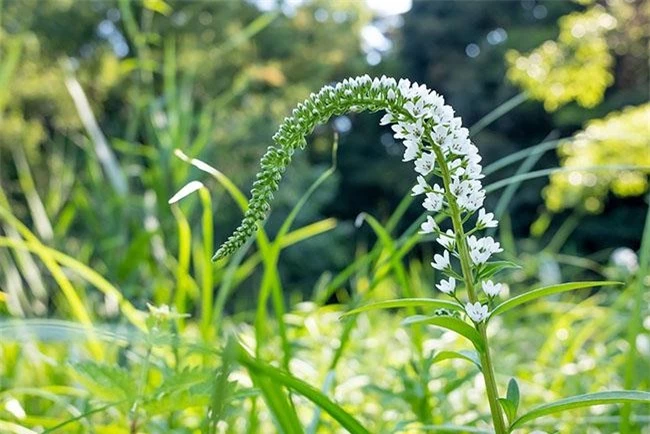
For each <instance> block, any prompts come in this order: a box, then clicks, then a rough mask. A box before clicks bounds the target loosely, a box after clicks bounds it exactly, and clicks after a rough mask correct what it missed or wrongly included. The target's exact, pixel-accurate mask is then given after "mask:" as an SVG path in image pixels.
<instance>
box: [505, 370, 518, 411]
mask: <svg viewBox="0 0 650 434" xmlns="http://www.w3.org/2000/svg"><path fill="white" fill-rule="evenodd" d="M506 399H507V400H508V401H510V402H512V404H513V405H514V408H515V415H516V414H517V409H518V408H519V385H518V384H517V380H515V379H514V378H511V379H510V381H508V391H507V392H506Z"/></svg>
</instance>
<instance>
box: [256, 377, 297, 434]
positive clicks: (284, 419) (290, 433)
mask: <svg viewBox="0 0 650 434" xmlns="http://www.w3.org/2000/svg"><path fill="white" fill-rule="evenodd" d="M249 375H250V377H251V380H253V383H254V384H255V385H256V386H257V387H258V388H259V389H260V391H261V392H262V396H264V402H266V405H267V406H268V407H269V410H270V412H271V414H272V415H273V422H275V424H276V426H277V427H278V431H279V432H281V433H283V434H303V430H302V428H301V425H300V420H299V419H298V415H297V414H296V410H295V409H294V407H293V405H292V403H291V401H290V400H289V397H287V394H286V393H285V391H284V390H283V389H282V387H280V386H281V384H280V383H276V382H275V381H273V379H271V378H269V377H267V376H265V375H263V374H262V375H257V372H256V371H253V370H250V371H249Z"/></svg>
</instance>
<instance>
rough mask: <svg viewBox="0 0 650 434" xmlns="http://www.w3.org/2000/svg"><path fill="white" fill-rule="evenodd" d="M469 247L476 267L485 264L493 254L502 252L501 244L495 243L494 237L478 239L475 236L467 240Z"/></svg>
mask: <svg viewBox="0 0 650 434" xmlns="http://www.w3.org/2000/svg"><path fill="white" fill-rule="evenodd" d="M467 244H468V245H469V256H470V258H471V259H472V262H473V263H474V265H480V264H485V263H486V262H487V261H488V259H490V256H492V254H493V253H498V252H502V251H503V249H502V248H501V247H500V244H499V243H497V242H495V241H494V239H493V238H492V237H485V238H479V239H477V238H476V237H475V236H474V235H470V236H469V237H468V238H467Z"/></svg>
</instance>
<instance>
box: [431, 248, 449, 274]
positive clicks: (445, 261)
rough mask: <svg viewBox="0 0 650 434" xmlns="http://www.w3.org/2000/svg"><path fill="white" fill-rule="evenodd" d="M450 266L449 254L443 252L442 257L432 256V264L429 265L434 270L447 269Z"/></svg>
mask: <svg viewBox="0 0 650 434" xmlns="http://www.w3.org/2000/svg"><path fill="white" fill-rule="evenodd" d="M449 265H450V263H449V252H448V251H447V250H445V251H444V252H443V253H442V255H438V254H436V255H434V256H433V262H432V263H431V266H432V267H433V268H435V269H436V270H440V271H442V270H444V269H446V268H448V267H449Z"/></svg>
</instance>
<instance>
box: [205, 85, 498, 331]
mask: <svg viewBox="0 0 650 434" xmlns="http://www.w3.org/2000/svg"><path fill="white" fill-rule="evenodd" d="M363 110H369V111H379V110H384V111H385V112H386V114H385V115H384V116H383V117H382V118H381V121H380V123H381V124H382V125H391V128H392V130H393V133H394V137H395V139H397V140H401V142H402V143H403V145H404V154H403V161H405V162H413V164H414V170H415V172H416V173H417V184H416V185H415V186H414V187H413V190H412V194H413V195H414V196H422V197H423V199H422V206H423V207H424V208H425V209H426V210H427V211H428V212H431V213H436V214H442V215H448V216H452V215H453V216H456V217H457V221H455V222H454V227H453V229H448V230H446V231H443V230H441V229H440V227H439V226H438V224H437V223H436V220H435V219H434V218H433V216H431V215H428V216H427V219H426V221H425V222H424V223H423V224H422V226H421V229H422V232H423V233H431V234H436V235H437V241H438V243H439V244H440V245H441V246H442V247H443V248H444V251H443V252H442V254H436V255H435V256H434V261H433V262H432V263H431V265H432V266H433V267H434V268H435V269H437V270H440V271H442V272H443V273H444V274H447V276H448V277H449V279H448V280H442V281H441V282H440V283H439V284H438V285H437V287H438V289H440V291H442V292H443V293H445V294H449V295H451V296H453V297H454V298H457V296H456V291H457V287H456V281H457V280H462V281H463V283H464V286H465V287H470V286H471V287H473V286H474V285H478V284H479V282H474V281H472V282H468V281H467V280H469V279H473V276H465V275H462V274H459V273H457V272H455V271H454V266H453V264H452V257H455V258H459V259H462V256H463V255H465V260H466V261H470V259H471V263H472V264H473V266H474V268H475V269H476V270H479V269H480V268H481V267H482V266H484V265H485V264H486V263H487V262H488V260H489V258H490V256H491V255H492V254H494V253H497V252H500V251H501V248H500V246H499V243H497V242H495V241H494V240H493V239H492V238H491V237H485V238H477V237H476V236H474V235H469V233H470V232H471V233H474V232H476V231H478V230H481V229H485V228H493V227H496V225H497V224H498V223H497V221H496V220H494V216H493V214H491V213H487V212H486V211H485V209H483V202H484V200H485V190H484V189H483V185H482V183H481V179H482V178H483V174H482V167H481V164H480V163H481V156H480V155H479V152H478V148H477V147H476V146H475V145H474V144H473V143H472V142H471V141H470V139H469V131H468V130H467V128H464V127H463V126H462V121H461V119H460V117H457V116H455V113H454V110H453V108H451V107H450V106H449V105H446V104H445V101H444V98H443V97H442V96H441V95H439V94H438V93H436V92H435V91H432V90H429V89H428V88H427V87H426V86H425V85H418V84H417V83H411V82H410V81H409V80H406V79H402V80H399V81H397V80H395V79H393V78H389V77H385V76H383V77H381V78H375V79H371V78H370V77H369V76H367V75H365V76H362V77H357V78H351V79H346V80H344V81H343V82H340V83H337V84H336V85H334V86H325V87H323V88H322V89H321V90H320V91H319V92H318V93H317V94H311V95H310V97H309V98H307V99H306V100H305V101H304V102H303V103H301V104H298V106H297V107H296V109H294V110H293V112H292V116H291V117H288V118H285V120H284V122H283V123H282V125H281V126H280V128H279V130H278V132H277V133H276V134H275V135H274V136H273V140H274V142H275V144H276V145H275V146H271V147H269V148H268V150H267V152H266V153H265V154H264V156H263V157H262V160H261V169H262V170H261V171H260V173H259V174H258V175H257V180H256V181H255V183H254V184H253V189H252V191H251V193H252V197H251V200H250V203H249V209H248V211H247V212H246V214H245V215H244V219H243V221H242V224H241V225H240V226H239V227H238V228H237V230H236V231H235V233H234V234H233V235H232V236H231V237H230V238H229V239H228V241H226V243H224V245H223V246H221V248H220V249H219V250H218V251H217V253H216V255H215V259H219V258H222V257H225V256H226V255H228V254H230V253H232V252H233V251H234V250H236V249H237V248H238V247H240V246H241V245H242V244H243V243H244V242H245V241H246V239H247V238H248V237H250V235H252V233H253V232H254V230H255V229H256V224H257V223H258V222H259V221H261V220H263V219H264V218H265V216H266V213H267V211H268V209H269V203H270V201H271V199H272V198H273V193H274V192H275V191H276V190H277V188H278V183H279V181H280V178H281V176H282V173H283V172H284V170H285V168H286V167H287V165H288V164H289V163H290V161H291V157H292V155H293V152H294V151H295V150H296V148H299V147H300V148H302V147H304V146H305V144H306V140H305V137H306V136H307V135H308V134H309V133H310V132H311V131H312V130H313V128H314V127H315V126H316V125H317V124H319V123H323V122H326V121H327V120H328V119H329V118H330V117H332V116H335V115H341V114H343V113H347V112H349V111H354V112H359V111H363ZM432 175H435V176H436V177H437V178H438V179H440V180H441V181H442V183H441V184H437V183H433V184H431V183H429V181H428V180H427V178H431V176H432ZM476 212H478V217H477V219H476V220H475V224H474V228H472V229H471V230H470V231H468V232H467V233H466V232H465V228H463V226H462V225H463V224H464V223H466V222H467V221H469V219H470V218H471V217H472V216H473V215H474V214H475V213H476ZM458 219H459V220H460V223H459V221H458ZM459 224H460V227H458V226H459ZM467 235H469V236H467ZM475 274H476V275H479V273H475ZM482 285H483V288H484V289H485V292H486V294H488V296H489V297H490V298H492V297H494V296H496V292H498V291H497V288H499V285H498V284H497V285H494V284H492V282H489V285H488V282H483V283H482ZM495 291H496V292H495ZM473 298H476V297H475V296H474V297H472V296H470V301H472V303H467V305H466V313H467V315H468V316H469V317H470V318H471V319H472V320H473V321H475V322H477V323H479V322H481V321H483V320H484V319H485V318H486V316H487V310H488V307H487V305H483V304H481V303H480V302H479V301H477V300H475V299H473Z"/></svg>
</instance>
